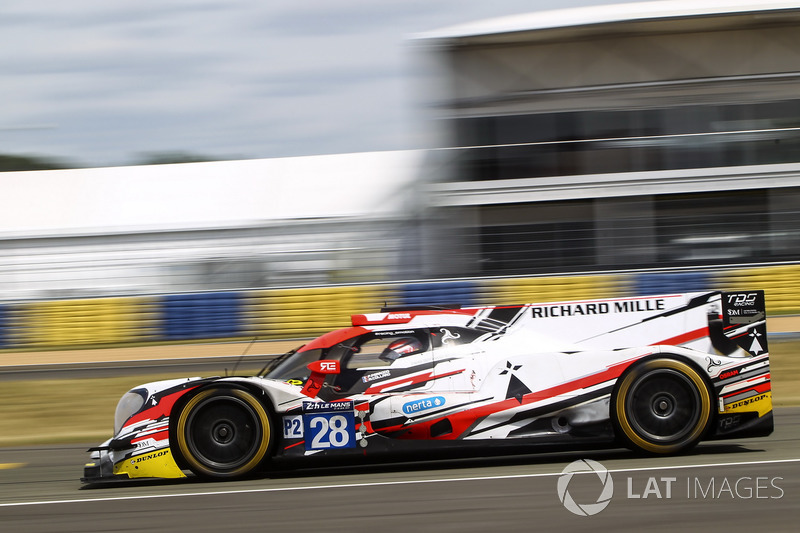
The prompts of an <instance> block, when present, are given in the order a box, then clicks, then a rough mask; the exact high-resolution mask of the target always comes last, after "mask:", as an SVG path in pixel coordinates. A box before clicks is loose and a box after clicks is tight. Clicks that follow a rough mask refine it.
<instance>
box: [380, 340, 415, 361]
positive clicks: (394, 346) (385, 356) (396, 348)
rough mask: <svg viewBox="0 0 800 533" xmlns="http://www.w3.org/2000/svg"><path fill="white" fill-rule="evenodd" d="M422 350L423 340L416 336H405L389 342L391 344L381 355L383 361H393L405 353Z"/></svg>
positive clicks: (409, 353)
mask: <svg viewBox="0 0 800 533" xmlns="http://www.w3.org/2000/svg"><path fill="white" fill-rule="evenodd" d="M421 351H422V342H420V340H419V339H416V338H414V337H403V338H401V339H397V340H395V341H392V342H391V344H389V346H387V347H386V348H385V349H384V350H383V352H381V355H380V356H379V357H380V359H382V360H383V361H388V362H390V363H392V362H394V361H396V360H397V359H399V358H401V357H403V356H404V355H411V354H415V353H418V352H421Z"/></svg>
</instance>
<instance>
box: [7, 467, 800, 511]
mask: <svg viewBox="0 0 800 533" xmlns="http://www.w3.org/2000/svg"><path fill="white" fill-rule="evenodd" d="M798 462H800V459H775V460H771V461H744V462H739V463H707V464H697V465H676V466H648V467H641V468H617V469H609V470H608V472H611V473H615V472H646V471H652V470H672V469H687V468H714V467H723V466H747V465H768V464H778V463H798ZM578 473H586V472H578ZM560 475H562V472H542V473H538V474H509V475H503V476H477V477H461V478H438V479H436V478H434V479H408V480H401V481H371V482H367V483H340V484H334V485H307V486H301V487H273V488H263V489H243V490H220V491H212V492H184V493H177V494H145V495H140V496H116V497H108V498H86V499H74V500H49V501H32V502H16V503H0V507H22V506H26V505H51V504H63V503H98V502H113V501H130V500H151V499H158V498H185V497H190V496H220V495H223V494H257V493H262V492H290V491H298V490H319V489H345V488H352V487H385V486H392V485H416V484H422V483H453V482H458V481H493V480H499V479H524V478H535V477H548V476H560Z"/></svg>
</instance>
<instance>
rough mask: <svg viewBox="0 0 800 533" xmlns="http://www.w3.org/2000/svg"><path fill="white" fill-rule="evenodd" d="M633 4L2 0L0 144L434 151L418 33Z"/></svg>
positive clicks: (131, 154)
mask: <svg viewBox="0 0 800 533" xmlns="http://www.w3.org/2000/svg"><path fill="white" fill-rule="evenodd" d="M624 1H625V0H605V1H604V0H558V1H556V0H549V1H548V0H492V1H490V2H485V1H477V0H468V1H465V0H269V1H265V0H157V1H156V0H112V1H109V0H70V1H69V2H53V1H52V0H3V1H2V3H0V73H2V74H0V102H2V106H0V154H15V155H36V156H46V157H52V158H56V159H59V160H61V161H67V162H70V163H71V164H72V165H74V166H85V167H92V166H94V167H96V166H116V165H128V164H132V163H135V162H136V161H140V160H141V159H142V158H143V157H145V156H146V155H148V154H161V153H189V154H197V155H202V156H205V157H210V158H215V159H252V158H273V157H287V156H299V155H314V154H334V153H350V152H366V151H382V150H405V149H416V148H424V147H425V143H426V142H428V137H427V136H426V135H425V133H424V126H423V121H422V120H421V117H422V116H423V115H422V113H421V111H420V109H421V106H420V105H419V103H420V102H421V101H423V100H424V95H423V94H420V87H421V84H420V83H419V80H420V77H421V75H420V72H421V65H422V62H420V61H419V59H418V58H416V56H415V54H414V53H412V49H413V47H412V46H411V44H410V43H412V41H411V40H410V39H409V37H411V36H413V35H414V34H418V33H421V32H426V31H431V30H436V29H439V28H442V27H447V26H451V25H455V24H461V23H466V22H472V21H476V20H481V19H485V18H490V17H498V16H506V15H514V14H520V13H529V12H532V11H540V10H547V9H561V8H568V7H577V6H582V5H596V4H604V3H623V2H624Z"/></svg>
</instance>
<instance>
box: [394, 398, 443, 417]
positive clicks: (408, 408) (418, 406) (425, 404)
mask: <svg viewBox="0 0 800 533" xmlns="http://www.w3.org/2000/svg"><path fill="white" fill-rule="evenodd" d="M446 402H447V401H446V400H445V399H444V397H442V396H434V397H433V398H422V399H419V400H414V401H411V402H406V403H404V404H403V412H404V413H405V414H407V415H413V414H416V413H421V412H422V411H427V410H428V409H434V408H436V407H442V406H443V405H444V404H445V403H446Z"/></svg>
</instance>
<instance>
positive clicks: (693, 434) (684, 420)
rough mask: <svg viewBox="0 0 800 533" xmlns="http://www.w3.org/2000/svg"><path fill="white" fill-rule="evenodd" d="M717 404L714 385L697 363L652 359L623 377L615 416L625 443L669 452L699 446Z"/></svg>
mask: <svg viewBox="0 0 800 533" xmlns="http://www.w3.org/2000/svg"><path fill="white" fill-rule="evenodd" d="M711 404H712V401H711V394H710V393H709V388H708V386H707V385H706V383H705V381H704V380H703V378H702V376H700V374H699V373H698V372H697V371H696V370H695V369H694V368H693V367H692V366H690V365H689V364H687V363H684V362H683V361H678V360H675V359H663V358H662V359H651V360H649V361H645V362H643V363H641V364H638V365H636V366H635V367H633V368H632V369H631V370H630V371H629V372H627V373H626V374H625V375H623V376H622V378H621V379H620V381H619V383H618V385H617V389H616V391H615V393H614V401H613V404H612V414H613V419H614V422H615V427H616V429H617V434H618V436H619V437H620V438H621V439H622V440H623V441H624V442H625V444H627V445H628V446H630V447H631V448H633V449H638V450H642V451H645V452H649V453H656V454H669V453H677V452H681V451H684V450H687V449H689V448H691V447H692V446H694V445H695V444H697V442H698V441H699V440H700V439H701V438H702V436H703V434H704V433H705V431H706V428H707V427H708V425H709V422H710V420H711Z"/></svg>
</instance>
